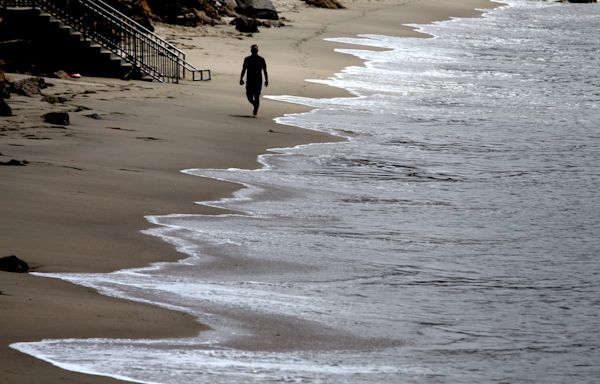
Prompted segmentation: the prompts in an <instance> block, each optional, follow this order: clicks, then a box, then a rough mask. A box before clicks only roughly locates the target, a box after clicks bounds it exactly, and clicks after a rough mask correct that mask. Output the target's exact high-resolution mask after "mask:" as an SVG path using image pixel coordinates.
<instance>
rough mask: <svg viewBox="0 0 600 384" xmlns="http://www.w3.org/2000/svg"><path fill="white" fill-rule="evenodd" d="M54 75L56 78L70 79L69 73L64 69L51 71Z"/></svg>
mask: <svg viewBox="0 0 600 384" xmlns="http://www.w3.org/2000/svg"><path fill="white" fill-rule="evenodd" d="M53 75H54V77H56V78H57V79H65V80H67V79H70V78H71V77H70V76H69V74H68V73H67V72H65V71H62V70H61V71H56V72H54V73H53Z"/></svg>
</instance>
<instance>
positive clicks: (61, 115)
mask: <svg viewBox="0 0 600 384" xmlns="http://www.w3.org/2000/svg"><path fill="white" fill-rule="evenodd" d="M43 117H44V121H45V122H46V123H50V124H57V125H69V124H70V121H69V114H68V113H67V112H49V113H46V114H45V115H44V116H43Z"/></svg>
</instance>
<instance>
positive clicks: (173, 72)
mask: <svg viewBox="0 0 600 384" xmlns="http://www.w3.org/2000/svg"><path fill="white" fill-rule="evenodd" d="M2 2H3V6H4V7H5V8H6V7H31V8H34V9H35V8H39V9H40V10H43V11H44V12H46V13H48V14H50V15H51V16H53V17H55V18H56V19H58V20H60V21H61V22H63V23H65V24H67V25H69V26H70V27H72V28H74V29H75V30H77V31H79V32H80V33H81V34H82V35H83V37H84V38H89V39H90V40H92V41H94V42H96V43H98V44H99V45H101V46H102V47H104V48H106V49H107V50H109V51H110V52H112V53H113V54H115V55H116V56H118V57H120V58H121V59H123V60H125V61H126V62H129V63H131V64H132V65H133V66H134V67H136V68H138V69H139V70H140V71H141V72H143V73H145V74H147V75H148V76H150V77H152V78H153V79H155V80H157V81H160V82H165V81H173V82H178V81H179V79H181V78H185V74H186V72H190V73H192V80H210V70H199V69H197V68H195V67H194V66H192V65H191V64H190V63H188V62H186V60H185V54H184V53H183V52H182V51H180V50H179V49H177V48H176V47H175V46H173V45H172V44H170V43H168V42H167V41H165V40H163V39H162V38H160V37H159V36H157V35H155V34H154V33H152V32H151V31H149V30H148V29H146V28H145V27H143V26H142V25H140V24H138V23H136V22H135V21H133V20H132V19H130V18H129V17H127V16H126V15H124V14H123V13H121V12H119V11H118V10H117V9H115V8H113V7H111V6H110V5H108V4H106V3H104V2H103V1H101V0H2ZM196 75H199V78H196Z"/></svg>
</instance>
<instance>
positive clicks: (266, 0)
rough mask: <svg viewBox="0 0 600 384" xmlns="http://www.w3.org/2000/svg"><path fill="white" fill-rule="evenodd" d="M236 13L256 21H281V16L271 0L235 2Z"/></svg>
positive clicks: (241, 0) (237, 0) (238, 0)
mask: <svg viewBox="0 0 600 384" xmlns="http://www.w3.org/2000/svg"><path fill="white" fill-rule="evenodd" d="M235 1H236V3H237V7H236V8H235V10H236V12H237V13H239V14H241V15H244V16H248V17H251V18H255V19H270V20H279V15H278V14H277V10H276V9H275V6H274V5H273V3H272V2H271V0H235Z"/></svg>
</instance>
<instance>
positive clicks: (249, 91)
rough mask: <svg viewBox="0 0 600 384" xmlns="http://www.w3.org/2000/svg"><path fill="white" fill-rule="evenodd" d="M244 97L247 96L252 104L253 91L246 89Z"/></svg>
mask: <svg viewBox="0 0 600 384" xmlns="http://www.w3.org/2000/svg"><path fill="white" fill-rule="evenodd" d="M246 97H247V98H248V102H249V103H250V104H252V105H254V92H252V90H250V89H246Z"/></svg>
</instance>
